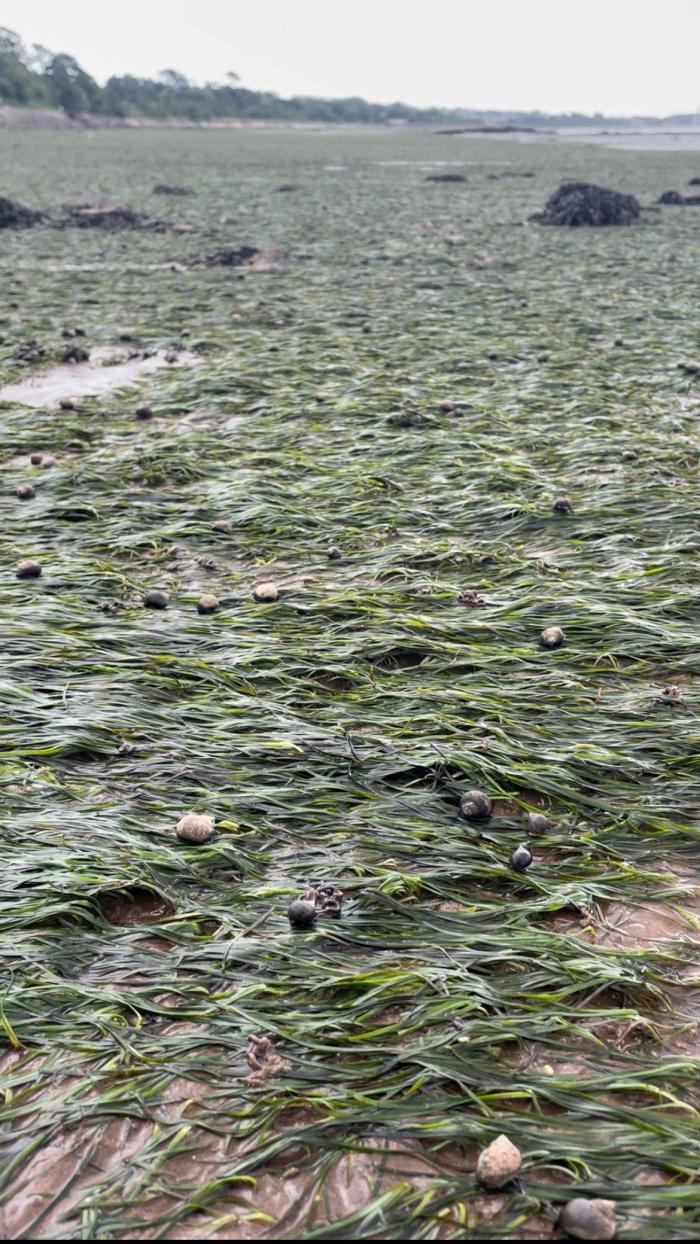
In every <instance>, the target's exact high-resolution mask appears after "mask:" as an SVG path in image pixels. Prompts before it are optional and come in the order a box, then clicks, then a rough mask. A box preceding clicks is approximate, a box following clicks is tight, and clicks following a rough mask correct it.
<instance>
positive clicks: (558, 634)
mask: <svg viewBox="0 0 700 1244" xmlns="http://www.w3.org/2000/svg"><path fill="white" fill-rule="evenodd" d="M565 639H566V635H565V634H564V632H563V630H562V629H561V627H560V626H548V627H547V628H546V629H545V630H544V631H543V632H542V634H541V635H540V643H541V645H542V647H543V648H561V646H562V644H563V642H564V640H565Z"/></svg>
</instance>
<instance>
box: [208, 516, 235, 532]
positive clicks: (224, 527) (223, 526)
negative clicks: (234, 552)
mask: <svg viewBox="0 0 700 1244" xmlns="http://www.w3.org/2000/svg"><path fill="white" fill-rule="evenodd" d="M211 529H212V531H230V530H231V524H230V522H229V521H228V519H227V518H217V520H216V522H215V523H212V525H211Z"/></svg>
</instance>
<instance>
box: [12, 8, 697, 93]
mask: <svg viewBox="0 0 700 1244" xmlns="http://www.w3.org/2000/svg"><path fill="white" fill-rule="evenodd" d="M0 23H1V24H2V25H5V26H9V27H10V28H11V29H13V30H16V31H17V33H18V34H20V35H21V36H22V38H23V39H24V40H25V42H26V43H30V44H31V43H41V44H44V45H45V46H46V47H49V48H51V50H52V51H59V52H70V53H71V54H72V55H74V56H75V57H76V58H77V59H78V60H79V61H80V63H81V64H82V65H83V67H84V68H85V69H87V70H88V71H89V72H90V73H92V74H93V76H94V77H96V78H97V79H98V81H101V82H102V81H104V80H105V79H106V78H107V77H109V75H110V74H113V73H117V74H119V73H133V74H136V75H138V76H143V77H155V76H156V75H157V74H158V73H159V72H160V70H162V69H178V70H180V71H181V72H182V73H184V74H186V75H187V76H188V77H190V78H192V79H193V80H195V81H196V82H200V83H202V82H206V81H210V82H211V81H223V80H225V77H226V74H227V72H228V71H229V70H233V71H234V72H235V73H237V74H239V76H240V78H241V82H242V84H243V85H244V86H248V87H250V88H251V89H254V90H260V89H264V90H271V91H276V92H277V93H278V94H280V95H325V96H343V95H361V96H363V97H364V98H365V99H370V100H373V101H376V102H378V103H389V102H393V101H394V100H402V101H404V102H405V103H412V104H419V105H422V106H428V105H431V104H436V105H442V106H448V107H467V108H469V107H472V108H494V109H503V110H508V109H520V110H530V109H539V110H541V111H544V112H587V113H590V112H605V113H609V114H615V115H621V116H625V115H635V114H648V115H669V114H671V113H677V112H696V111H700V73H698V61H699V59H700V0H585V3H583V4H580V5H575V4H572V3H570V0H196V3H192V0H119V3H118V4H100V3H97V2H96V0H2V5H1V6H0Z"/></svg>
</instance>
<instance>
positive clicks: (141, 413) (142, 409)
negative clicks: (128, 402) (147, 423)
mask: <svg viewBox="0 0 700 1244" xmlns="http://www.w3.org/2000/svg"><path fill="white" fill-rule="evenodd" d="M134 414H135V415H136V418H137V419H141V420H142V421H144V420H146V419H152V418H153V407H152V406H151V404H150V403H149V402H142V403H141V405H140V406H137V407H136V410H135V411H134Z"/></svg>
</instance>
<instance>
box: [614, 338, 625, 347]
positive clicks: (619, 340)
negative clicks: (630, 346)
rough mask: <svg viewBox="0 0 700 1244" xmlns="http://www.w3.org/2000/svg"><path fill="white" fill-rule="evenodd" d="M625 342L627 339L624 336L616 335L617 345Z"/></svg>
mask: <svg viewBox="0 0 700 1244" xmlns="http://www.w3.org/2000/svg"><path fill="white" fill-rule="evenodd" d="M624 344H625V339H624V337H616V338H615V345H616V346H624Z"/></svg>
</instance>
